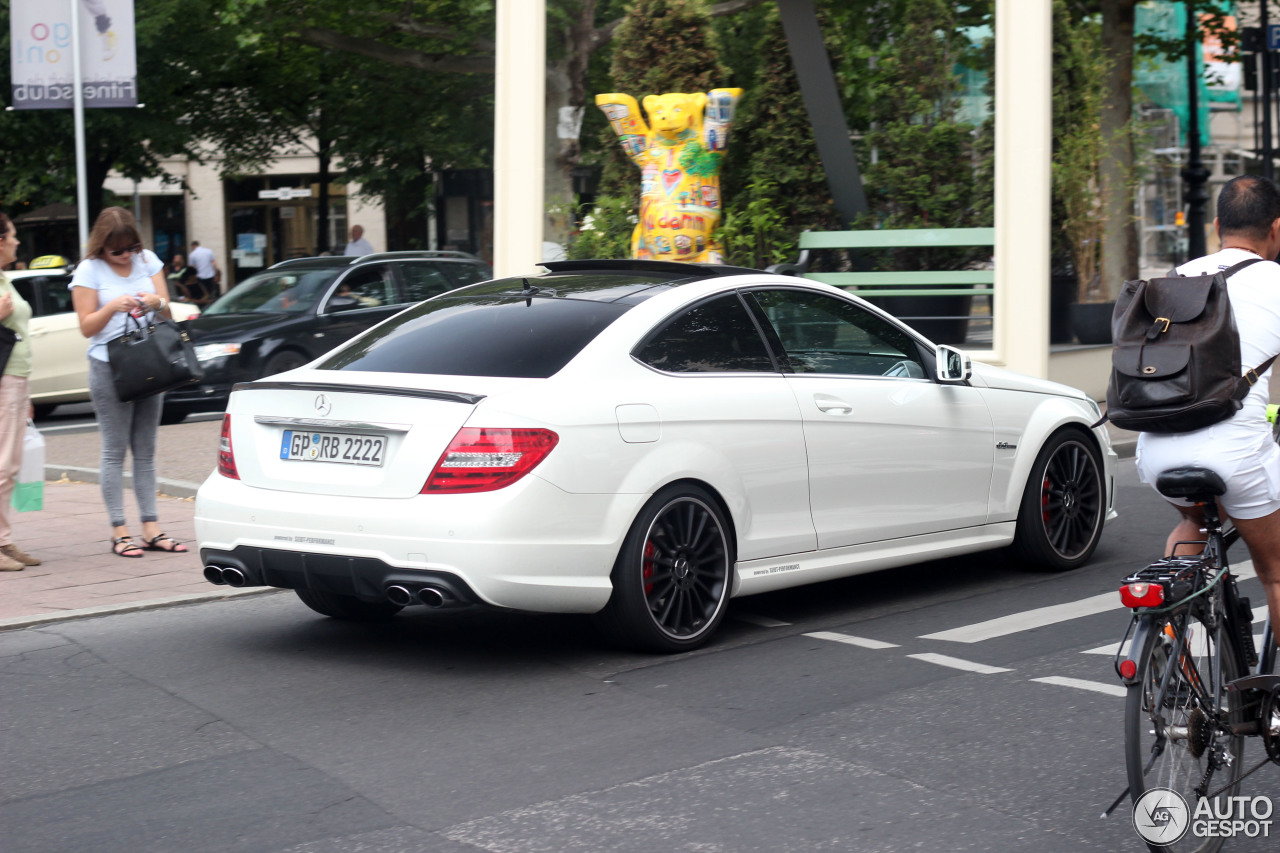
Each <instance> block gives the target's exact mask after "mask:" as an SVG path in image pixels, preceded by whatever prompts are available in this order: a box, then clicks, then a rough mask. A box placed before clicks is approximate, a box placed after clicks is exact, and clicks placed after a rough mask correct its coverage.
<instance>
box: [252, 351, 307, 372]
mask: <svg viewBox="0 0 1280 853" xmlns="http://www.w3.org/2000/svg"><path fill="white" fill-rule="evenodd" d="M310 360H311V359H309V358H307V357H306V356H305V355H303V354H302V353H300V352H297V351H295V350H285V351H284V352H278V353H276V354H275V355H273V356H271V358H269V359H267V366H266V367H264V368H263V369H262V375H263V377H267V376H275V375H276V374H277V373H284V372H285V371H286V370H293V369H294V368H295V367H302V365H304V364H306V363H307V362H308V361H310Z"/></svg>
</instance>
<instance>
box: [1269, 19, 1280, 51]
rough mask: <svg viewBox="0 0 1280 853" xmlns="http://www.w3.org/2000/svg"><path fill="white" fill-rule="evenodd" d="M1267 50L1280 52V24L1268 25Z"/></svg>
mask: <svg viewBox="0 0 1280 853" xmlns="http://www.w3.org/2000/svg"><path fill="white" fill-rule="evenodd" d="M1267 50H1280V24H1268V25H1267Z"/></svg>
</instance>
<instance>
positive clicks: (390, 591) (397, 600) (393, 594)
mask: <svg viewBox="0 0 1280 853" xmlns="http://www.w3.org/2000/svg"><path fill="white" fill-rule="evenodd" d="M387 601H390V602H391V603H392V604H398V605H399V606H401V607H406V606H408V605H410V604H412V603H413V593H411V592H409V590H407V589H405V588H404V587H402V586H399V585H396V586H389V587H387Z"/></svg>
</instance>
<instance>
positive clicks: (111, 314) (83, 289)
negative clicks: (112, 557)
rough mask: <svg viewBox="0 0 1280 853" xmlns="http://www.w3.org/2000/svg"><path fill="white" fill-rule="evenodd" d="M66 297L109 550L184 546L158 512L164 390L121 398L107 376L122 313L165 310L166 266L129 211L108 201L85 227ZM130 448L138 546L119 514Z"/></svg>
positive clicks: (137, 552)
mask: <svg viewBox="0 0 1280 853" xmlns="http://www.w3.org/2000/svg"><path fill="white" fill-rule="evenodd" d="M70 286H71V302H72V304H73V305H74V306H75V309H76V314H77V315H78V316H79V318H80V332H81V333H82V334H83V335H84V336H85V337H86V338H88V339H89V398H90V399H91V400H92V401H93V411H94V414H96V415H97V418H98V434H99V435H100V436H101V437H102V458H101V463H100V472H101V473H100V474H99V479H100V481H101V485H102V501H103V503H105V504H106V506H107V515H108V516H109V517H110V521H111V528H112V531H111V551H112V553H114V554H116V555H117V556H120V557H141V556H142V552H143V551H144V550H145V551H169V552H185V551H186V550H187V547H186V546H185V545H183V544H181V543H180V542H177V541H175V540H174V539H172V538H170V537H168V536H166V535H164V533H163V532H161V530H160V524H159V521H158V518H157V515H156V461H155V453H156V432H157V430H158V429H159V427H160V409H161V404H162V403H163V400H164V395H163V394H157V395H155V396H152V397H145V398H143V399H141V400H134V401H133V402H131V403H123V402H121V401H120V398H119V397H117V396H116V390H115V384H114V383H113V381H112V379H111V365H110V364H109V361H108V359H109V357H108V354H107V341H109V340H111V339H112V338H118V337H120V336H121V335H122V334H124V332H125V315H127V314H129V313H130V312H137V313H136V314H135V316H141V315H142V314H145V313H146V312H154V313H157V314H160V315H162V316H166V317H167V316H169V291H168V288H167V286H166V282H165V274H164V264H162V263H161V262H160V259H159V258H157V257H156V256H155V253H153V252H151V251H150V250H148V249H144V248H143V247H142V236H141V235H140V234H139V233H138V227H137V225H136V224H135V222H134V219H133V215H132V214H131V213H129V211H127V210H125V209H124V208H123V207H108V208H107V209H105V210H103V211H102V213H101V214H99V215H98V219H97V221H96V222H95V223H94V224H93V230H92V231H90V232H89V245H88V246H87V247H86V248H85V260H84V261H83V262H82V263H81V264H80V265H79V266H77V267H76V271H75V275H74V276H72V279H71V285H70ZM126 449H128V450H130V451H131V452H132V453H133V490H134V494H135V496H136V497H137V500H138V510H139V512H140V513H141V515H142V544H141V545H139V544H138V543H136V542H134V541H133V539H132V538H131V537H130V536H129V528H128V527H127V526H126V525H125V518H124V457H125V450H126Z"/></svg>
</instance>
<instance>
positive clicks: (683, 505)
mask: <svg viewBox="0 0 1280 853" xmlns="http://www.w3.org/2000/svg"><path fill="white" fill-rule="evenodd" d="M728 531H729V528H728V524H727V523H726V521H725V519H724V515H723V513H722V512H721V510H720V508H719V506H718V505H717V504H716V502H715V500H714V498H712V497H711V495H710V494H708V493H707V492H706V490H704V489H702V488H700V487H698V486H694V485H677V486H674V487H671V488H668V489H665V490H663V491H661V492H659V493H658V494H657V495H655V496H654V497H653V498H652V499H651V500H650V501H649V502H648V503H647V504H645V506H644V509H642V510H641V511H640V514H639V516H637V518H636V520H635V522H634V523H633V524H632V526H631V530H630V531H629V532H628V534H627V537H626V539H625V540H624V542H623V545H622V551H621V553H620V554H619V555H618V560H617V562H616V564H615V565H614V569H613V575H612V580H613V596H612V597H611V598H610V599H609V603H608V605H606V606H605V609H604V610H602V611H601V612H600V613H599V614H597V618H596V622H597V624H598V625H600V627H601V628H602V629H603V630H604V632H605V633H606V634H608V635H609V636H611V637H612V638H614V639H615V640H617V641H619V642H621V643H623V644H625V645H628V646H631V647H633V648H637V649H641V650H644V651H656V652H683V651H689V650H691V649H695V648H697V647H698V646H701V645H702V644H703V643H705V642H706V641H707V640H708V639H710V637H711V635H712V634H713V633H714V632H715V630H716V628H717V627H719V625H720V622H721V620H723V619H724V614H725V611H726V609H727V608H728V602H729V588H730V584H731V581H732V572H733V563H734V548H733V544H732V542H731V540H730V536H729V532H728Z"/></svg>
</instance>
